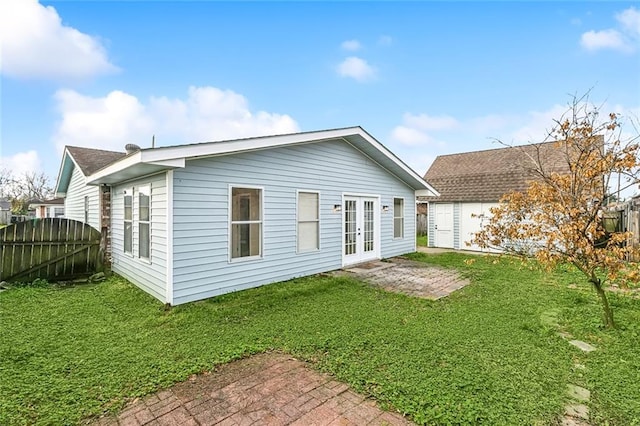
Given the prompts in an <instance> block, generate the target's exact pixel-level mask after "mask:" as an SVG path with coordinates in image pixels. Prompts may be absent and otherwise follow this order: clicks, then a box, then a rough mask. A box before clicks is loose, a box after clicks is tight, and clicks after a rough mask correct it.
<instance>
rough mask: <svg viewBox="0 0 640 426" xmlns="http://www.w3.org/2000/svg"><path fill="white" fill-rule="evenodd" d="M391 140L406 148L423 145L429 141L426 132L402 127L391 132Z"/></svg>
mask: <svg viewBox="0 0 640 426" xmlns="http://www.w3.org/2000/svg"><path fill="white" fill-rule="evenodd" d="M391 138H392V139H393V140H394V141H396V142H399V143H401V144H402V145H407V146H418V145H425V144H427V143H429V142H430V141H431V138H430V137H429V135H428V134H427V133H426V132H424V131H422V130H418V129H415V128H412V127H408V126H403V125H400V126H396V127H395V128H394V129H393V130H392V131H391Z"/></svg>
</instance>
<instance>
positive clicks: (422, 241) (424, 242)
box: [416, 235, 429, 247]
mask: <svg viewBox="0 0 640 426" xmlns="http://www.w3.org/2000/svg"><path fill="white" fill-rule="evenodd" d="M416 242H417V244H418V246H419V247H426V246H427V245H428V244H427V243H428V242H429V240H428V239H427V236H426V235H419V236H418V237H416Z"/></svg>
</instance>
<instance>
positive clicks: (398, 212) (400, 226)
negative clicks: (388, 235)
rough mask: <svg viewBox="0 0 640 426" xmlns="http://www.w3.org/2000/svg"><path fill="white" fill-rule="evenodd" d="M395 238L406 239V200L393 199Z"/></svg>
mask: <svg viewBox="0 0 640 426" xmlns="http://www.w3.org/2000/svg"><path fill="white" fill-rule="evenodd" d="M393 238H404V199H402V198H394V199H393Z"/></svg>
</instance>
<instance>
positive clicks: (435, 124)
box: [402, 113, 458, 130]
mask: <svg viewBox="0 0 640 426" xmlns="http://www.w3.org/2000/svg"><path fill="white" fill-rule="evenodd" d="M402 121H403V122H404V123H405V124H406V125H408V126H412V127H417V128H418V129H421V130H444V129H450V128H452V127H455V126H456V125H457V124H458V121H457V120H456V119H455V118H453V117H451V116H449V115H439V116H435V115H427V114H418V115H414V114H410V113H405V114H404V115H403V117H402Z"/></svg>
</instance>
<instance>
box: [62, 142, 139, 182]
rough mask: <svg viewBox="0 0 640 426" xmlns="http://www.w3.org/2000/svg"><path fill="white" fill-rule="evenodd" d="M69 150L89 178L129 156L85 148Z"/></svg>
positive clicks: (72, 147)
mask: <svg viewBox="0 0 640 426" xmlns="http://www.w3.org/2000/svg"><path fill="white" fill-rule="evenodd" d="M67 150H68V151H69V153H70V154H71V155H72V156H73V159H74V160H75V161H76V163H77V164H78V166H79V167H80V170H82V173H83V174H84V175H85V176H89V175H91V174H93V173H95V172H97V171H98V170H100V169H102V168H103V167H106V166H108V165H109V164H111V163H113V162H115V161H117V160H119V159H121V158H123V157H124V156H126V155H127V154H125V153H124V152H116V151H106V150H103V149H94V148H83V147H79V146H67Z"/></svg>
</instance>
